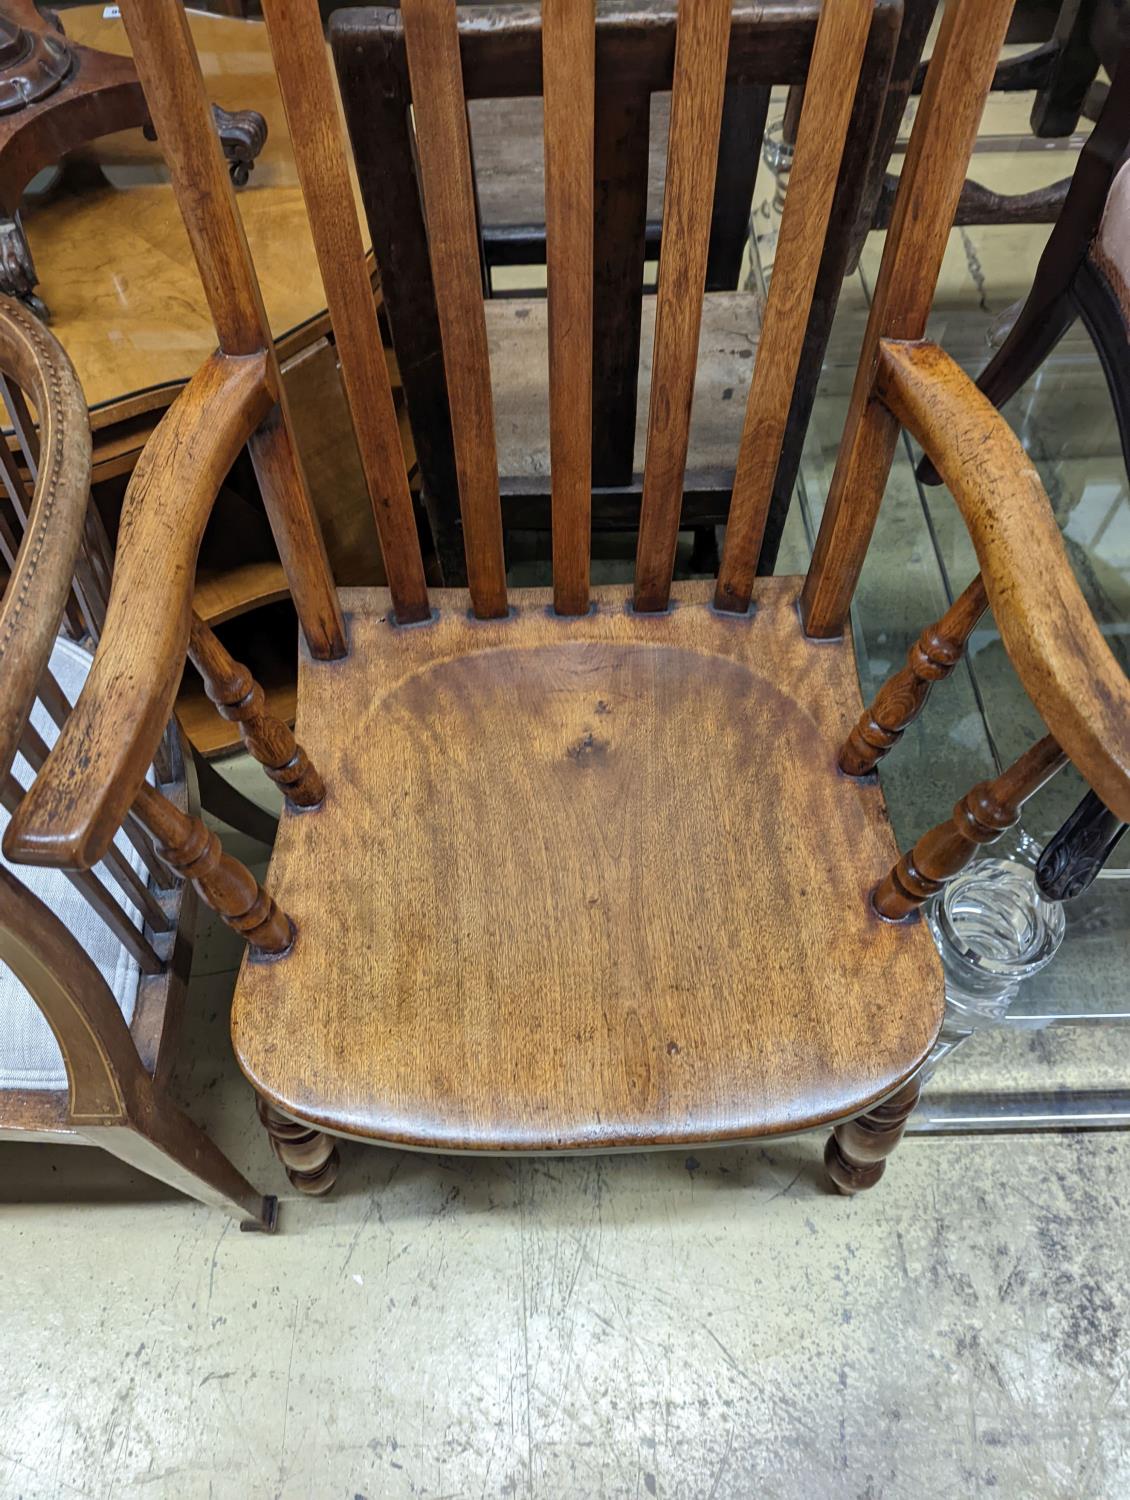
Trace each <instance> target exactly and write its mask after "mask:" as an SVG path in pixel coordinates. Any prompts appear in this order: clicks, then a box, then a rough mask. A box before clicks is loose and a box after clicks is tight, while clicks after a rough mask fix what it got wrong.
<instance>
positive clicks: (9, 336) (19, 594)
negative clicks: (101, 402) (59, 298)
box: [0, 297, 91, 779]
mask: <svg viewBox="0 0 1130 1500" xmlns="http://www.w3.org/2000/svg"><path fill="white" fill-rule="evenodd" d="M0 371H2V372H3V374H4V376H5V377H7V378H8V379H9V380H11V381H12V382H13V383H14V384H15V385H16V386H18V387H19V390H20V391H21V393H23V394H24V395H25V396H26V397H27V398H28V399H29V400H30V401H31V403H32V405H33V406H34V407H35V412H36V416H37V417H38V420H39V453H38V468H37V471H36V472H35V475H34V490H33V493H32V499H31V506H30V509H29V511H28V514H27V517H26V525H25V526H24V528H23V532H24V534H23V539H22V541H21V542H20V544H19V546H18V550H16V553H15V560H14V565H13V567H12V573H11V577H10V579H9V581H8V586H7V588H6V589H5V590H4V595H3V599H2V600H0V681H2V682H3V691H2V692H0V779H2V778H3V777H4V776H6V775H7V773H8V771H9V769H10V768H11V764H12V760H13V759H14V757H15V754H16V749H17V746H18V745H19V741H20V736H21V735H22V734H23V731H24V725H25V724H26V722H27V716H28V713H29V712H30V710H31V706H32V703H33V702H34V699H35V693H36V689H37V687H38V685H39V681H40V679H41V677H42V676H43V671H44V668H45V667H46V666H47V660H48V658H49V657H50V655H51V647H52V645H53V644H54V642H55V637H56V635H57V634H58V631H59V622H60V621H61V620H62V618H63V610H64V609H65V608H66V603H67V594H68V592H69V590H70V587H71V580H72V578H73V577H74V572H75V564H76V562H77V560H78V555H79V547H80V545H81V542H82V532H83V524H84V521H85V519H86V507H87V502H88V500H89V496H90V452H91V445H90V423H89V420H88V418H87V412H86V401H85V399H84V397H83V394H82V387H81V386H80V385H79V382H78V376H77V375H76V374H75V372H74V367H73V366H72V364H71V362H70V360H69V359H68V358H67V355H66V352H65V351H64V349H63V347H62V345H61V344H60V343H59V341H58V339H56V338H54V337H53V336H52V335H51V334H50V333H48V331H47V329H46V328H44V326H43V324H42V323H41V322H40V321H39V319H38V318H36V317H33V316H32V314H31V313H29V312H28V311H27V309H26V308H24V307H23V306H22V305H21V304H20V303H19V302H15V301H13V300H12V299H11V298H10V297H0ZM6 441H7V440H6V439H5V438H4V437H3V436H0V442H6ZM4 457H5V458H7V459H9V463H10V464H14V462H15V461H14V459H12V458H9V455H8V454H7V453H5V455H4ZM21 519H22V518H21Z"/></svg>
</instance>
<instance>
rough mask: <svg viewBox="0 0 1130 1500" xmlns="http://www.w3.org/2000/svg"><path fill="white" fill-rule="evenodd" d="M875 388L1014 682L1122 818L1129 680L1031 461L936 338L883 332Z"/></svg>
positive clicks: (1129, 774) (1128, 801) (1129, 815)
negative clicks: (911, 453) (968, 557)
mask: <svg viewBox="0 0 1130 1500" xmlns="http://www.w3.org/2000/svg"><path fill="white" fill-rule="evenodd" d="M875 390H876V394H877V395H878V396H879V398H880V400H881V401H882V402H883V404H884V406H886V407H888V408H889V409H890V411H891V412H892V413H893V414H894V415H895V416H896V417H897V418H898V420H899V421H900V422H901V423H902V425H903V426H904V427H905V428H907V430H908V431H909V432H911V433H912V434H913V435H914V437H915V438H917V440H918V441H919V442H920V443H921V444H922V447H923V448H924V449H925V450H926V453H927V454H928V455H929V457H930V458H931V459H932V460H933V462H934V465H935V467H936V468H937V470H938V472H939V473H940V474H941V476H942V479H943V480H944V481H945V483H946V485H947V486H948V488H949V490H950V491H951V493H952V494H953V497H954V499H955V500H956V501H957V505H958V508H959V509H960V511H961V514H962V517H963V519H964V521H965V525H966V527H967V529H968V531H969V535H970V538H971V539H972V542H973V546H974V549H975V551H976V553H977V560H978V562H979V563H980V565H981V575H982V578H983V579H984V583H985V592H986V593H987V595H988V598H989V605H990V607H991V608H992V611H993V616H994V619H995V620H996V623H997V628H998V629H999V630H1000V633H1001V639H1002V640H1003V641H1004V645H1005V650H1006V651H1007V652H1008V655H1009V659H1010V660H1011V662H1012V664H1013V666H1014V667H1015V668H1016V672H1017V675H1018V676H1019V678H1020V681H1021V683H1022V684H1023V686H1024V690H1025V691H1026V692H1027V694H1028V696H1029V698H1031V700H1032V702H1033V703H1034V704H1035V706H1036V708H1037V710H1038V711H1039V714H1040V717H1041V718H1042V719H1043V721H1044V723H1045V724H1046V725H1047V727H1048V729H1049V730H1050V731H1051V733H1052V734H1053V735H1054V736H1055V738H1056V740H1057V741H1058V743H1059V745H1060V746H1061V748H1062V749H1063V750H1064V751H1065V752H1066V754H1067V755H1068V756H1069V757H1070V758H1071V760H1072V761H1073V762H1074V764H1075V765H1076V766H1077V767H1078V768H1079V770H1080V771H1081V772H1082V774H1083V776H1084V777H1085V778H1086V780H1087V781H1088V783H1089V784H1090V785H1091V786H1092V787H1093V788H1094V790H1095V791H1096V792H1097V793H1098V794H1099V796H1100V797H1101V798H1102V800H1103V801H1104V802H1105V803H1106V805H1107V806H1108V807H1109V808H1110V809H1111V810H1112V811H1113V812H1116V813H1117V814H1118V816H1119V818H1120V819H1122V820H1123V821H1130V683H1128V682H1127V680H1126V676H1125V673H1124V672H1123V671H1122V668H1121V667H1120V666H1119V664H1118V662H1117V660H1116V659H1115V657H1114V655H1113V653H1112V652H1111V649H1110V647H1109V646H1108V645H1107V643H1106V641H1105V640H1104V639H1103V637H1102V632H1101V631H1100V630H1099V627H1098V625H1097V624H1096V623H1095V619H1094V616H1093V615H1092V614H1091V611H1090V608H1089V607H1088V605H1087V601H1086V600H1085V599H1084V597H1083V594H1082V591H1081V589H1080V588H1079V585H1078V583H1077V582H1076V580H1075V575H1074V573H1073V572H1072V571H1071V565H1070V563H1069V562H1068V560H1067V553H1066V551H1065V550H1064V546H1063V539H1062V537H1061V536H1060V534H1059V527H1058V526H1057V525H1056V521H1055V517H1054V515H1053V514H1052V508H1051V503H1050V502H1049V500H1048V497H1047V494H1046V493H1045V491H1044V487H1043V485H1042V484H1041V483H1040V478H1039V475H1038V474H1037V473H1036V470H1035V468H1034V467H1033V465H1032V462H1031V460H1030V459H1029V458H1028V456H1027V454H1026V453H1025V452H1024V450H1023V448H1022V447H1021V446H1020V443H1019V442H1018V441H1017V439H1016V436H1015V434H1014V433H1013V432H1012V429H1011V428H1010V427H1009V426H1008V424H1007V423H1006V422H1005V421H1004V419H1003V418H1002V417H1001V416H1000V414H999V413H998V412H997V411H996V410H995V409H994V408H993V406H992V405H991V404H990V402H989V401H988V400H987V399H986V397H984V396H983V395H982V394H981V392H980V391H979V390H978V389H977V387H976V385H974V383H973V381H972V380H970V378H969V376H968V375H966V374H965V372H964V371H963V370H962V369H961V368H960V367H959V366H958V365H956V364H955V363H954V362H953V360H952V359H950V357H949V355H947V354H946V353H944V352H943V351H942V350H941V349H939V348H938V346H937V345H936V344H931V343H926V342H923V343H913V344H911V343H895V342H892V341H888V340H883V341H882V342H881V343H880V346H879V367H878V371H877V374H876V385H875Z"/></svg>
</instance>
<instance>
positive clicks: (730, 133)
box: [330, 0, 909, 583]
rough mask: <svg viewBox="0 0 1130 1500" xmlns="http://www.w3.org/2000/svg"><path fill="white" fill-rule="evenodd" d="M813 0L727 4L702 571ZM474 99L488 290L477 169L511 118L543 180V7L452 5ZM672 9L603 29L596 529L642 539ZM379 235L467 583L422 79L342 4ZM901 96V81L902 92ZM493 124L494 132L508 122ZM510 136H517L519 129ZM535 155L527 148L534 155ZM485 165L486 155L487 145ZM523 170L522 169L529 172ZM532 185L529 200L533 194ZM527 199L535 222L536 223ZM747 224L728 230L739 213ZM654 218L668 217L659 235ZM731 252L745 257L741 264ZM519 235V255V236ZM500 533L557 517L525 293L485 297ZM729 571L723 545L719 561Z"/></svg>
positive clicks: (867, 88)
mask: <svg viewBox="0 0 1130 1500" xmlns="http://www.w3.org/2000/svg"><path fill="white" fill-rule="evenodd" d="M819 13H820V0H791V3H788V4H783V3H777V4H775V5H773V6H771V7H766V6H762V5H746V4H738V5H734V6H733V15H732V20H731V27H730V43H729V50H728V54H727V58H726V84H725V90H724V93H723V103H722V115H721V124H720V127H719V140H718V145H717V163H718V167H717V172H716V174H715V183H714V191H713V197H712V200H711V208H710V214H709V230H708V233H707V250H706V277H705V293H706V295H705V297H704V298H703V307H702V317H701V325H700V332H699V350H698V364H697V371H696V380H695V398H694V399H695V421H694V424H693V427H692V431H691V438H690V444H689V449H688V453H687V469H686V476H685V481H684V485H683V500H682V514H681V521H682V524H683V526H684V527H686V528H687V529H689V530H694V531H695V533H696V564H697V563H699V562H700V561H701V562H702V563H703V567H702V568H701V569H699V568H697V567H696V570H700V571H706V570H707V568H708V566H709V564H708V563H707V561H706V560H707V559H709V558H710V557H711V556H712V555H713V554H714V553H715V548H714V544H713V538H714V528H715V527H717V526H719V525H721V524H723V523H724V522H725V519H726V514H727V510H728V508H729V503H730V493H731V489H732V487H733V479H734V456H735V454H736V452H737V446H738V436H739V434H740V430H741V422H742V413H743V410H744V407H745V398H746V394H747V392H748V390H749V380H750V371H751V369H752V363H753V361H752V356H753V353H754V350H755V349H756V346H757V331H758V318H759V301H760V294H759V293H758V292H755V291H752V290H746V291H739V290H737V283H738V266H739V263H740V260H741V254H742V250H743V249H744V246H745V241H746V239H747V237H748V223H749V213H750V200H751V195H752V192H753V179H754V175H755V172H756V167H757V160H758V157H759V155H760V150H761V141H762V135H763V132H764V127H765V118H766V113H767V110H768V106H769V95H770V90H771V88H772V86H773V85H774V84H782V83H794V84H796V83H798V81H802V80H804V79H805V78H806V77H807V75H808V69H809V64H810V58H811V53H812V39H813V35H814V32H815V29H816V21H817V17H818V16H819ZM900 15H901V5H900V4H899V3H891V0H877V3H876V4H875V5H874V7H873V11H872V16H871V21H870V26H869V29H868V35H867V41H866V44H865V47H864V51H863V57H862V60H861V63H860V68H859V77H858V82H856V80H854V79H853V81H852V86H853V87H854V90H855V109H854V110H853V112H852V119H851V123H850V126H849V130H848V134H847V139H846V141H845V143H844V148H843V154H842V167H841V170H840V172H839V180H838V183H837V192H836V199H835V206H834V209H833V212H832V214H831V216H830V218H829V221H828V225H827V229H826V232H825V233H824V234H823V235H822V250H823V254H822V258H821V267H820V274H819V276H818V277H817V282H816V287H815V290H814V294H813V299H812V310H811V314H810V316H809V319H808V325H807V334H806V338H805V341H804V345H803V352H802V356H801V360H800V364H799V366H798V369H797V373H796V377H795V379H794V382H793V398H792V403H791V407H790V413H789V422H788V425H787V428H786V433H785V438H784V441H783V443H782V451H781V457H780V460H779V463H778V472H777V477H776V483H775V485H774V492H773V493H774V499H773V504H772V505H771V507H770V513H769V517H768V520H767V523H766V529H765V538H764V541H763V547H762V551H763V566H762V571H765V572H772V569H773V562H774V560H775V557H776V552H777V546H778V543H779V541H780V535H781V532H782V530H783V527H784V524H785V520H786V517H787V514H788V507H789V501H790V498H791V495H792V491H793V488H794V485H795V481H796V475H797V468H798V465H799V462H800V450H801V446H802V444H803V440H804V434H805V429H806V427H807V425H808V419H809V415H810V412H811V407H812V402H813V400H814V398H815V394H816V384H817V380H818V378H819V374H820V367H821V362H822V360H823V357H824V351H825V349H826V346H827V342H828V336H829V332H830V329H831V323H832V317H833V314H834V312H835V307H836V301H837V298H838V295H839V289H840V286H841V284H842V282H843V277H844V272H845V269H846V267H847V262H848V258H849V254H850V250H851V241H852V229H853V225H854V223H855V221H856V219H857V218H858V216H859V213H860V202H861V192H862V190H863V187H864V184H865V182H866V180H867V173H866V168H867V163H868V160H869V158H870V155H871V151H872V147H873V145H874V142H875V137H876V132H877V130H878V126H879V117H880V113H881V111H882V109H883V107H884V100H885V96H886V89H887V84H888V80H889V76H890V72H891V61H892V57H893V54H894V47H895V41H896V38H897V36H898V29H899V19H900ZM457 16H458V25H459V33H460V47H461V60H462V77H463V91H464V95H465V97H466V99H467V102H468V107H469V110H470V111H471V116H470V118H471V127H472V148H473V150H472V170H473V173H474V174H475V175H474V191H475V202H476V206H477V208H478V210H479V212H478V219H479V223H480V241H481V245H482V255H483V261H484V271H483V274H484V278H485V280H486V284H487V285H489V276H490V266H491V260H492V255H494V254H495V253H496V252H497V241H496V240H492V239H491V237H490V224H489V215H490V214H494V213H497V212H498V207H497V204H496V203H495V202H494V195H493V194H492V193H491V191H490V187H491V184H490V179H489V178H488V179H487V182H486V184H485V187H486V192H485V195H484V183H483V177H482V174H480V173H478V172H477V171H476V168H477V167H478V165H479V161H480V156H479V153H478V151H477V146H478V142H479V140H480V138H481V127H482V125H483V124H484V123H485V122H489V121H491V120H505V122H506V127H507V129H508V130H509V131H510V132H512V134H511V137H510V140H509V145H508V159H510V160H511V161H513V163H514V170H515V171H518V170H522V171H523V172H524V174H525V176H526V177H528V178H535V175H536V174H540V170H541V155H542V148H541V139H540V137H541V131H540V128H539V131H538V136H537V138H536V139H534V140H533V142H530V141H529V139H528V136H529V127H530V121H531V118H533V120H534V121H535V122H537V121H538V119H539V118H540V117H541V115H542V104H543V101H542V69H541V45H542V42H541V27H540V22H539V13H538V7H537V6H536V5H513V4H507V5H489V6H482V5H475V6H460V7H458V9H457ZM675 26H676V6H675V4H674V3H673V0H671V3H664V4H649V5H645V6H642V7H641V6H639V5H633V4H629V3H622V0H621V3H616V4H602V5H601V7H600V10H599V15H598V20H597V24H596V42H595V57H596V60H595V67H594V82H593V98H592V100H591V101H588V100H587V99H586V102H585V105H584V107H585V109H586V110H587V112H588V113H590V114H591V115H592V133H593V147H592V158H593V176H594V182H593V193H592V202H593V206H592V214H593V232H592V239H593V247H594V254H595V263H594V266H595V269H594V281H593V319H592V344H593V351H592V354H593V381H594V385H593V393H592V413H593V435H592V449H593V452H592V484H593V501H592V524H593V527H594V529H598V530H600V531H605V532H608V531H621V532H623V531H628V532H630V531H633V530H635V528H636V527H637V526H638V524H639V513H640V495H641V485H642V471H643V467H644V442H643V438H644V433H645V428H646V413H647V405H648V399H649V384H650V379H651V364H652V354H653V350H654V330H655V313H656V306H657V300H656V297H655V296H654V295H653V294H652V292H651V291H646V290H645V274H644V272H645V260H646V259H647V258H649V257H651V256H654V255H655V254H657V253H658V251H659V246H660V244H661V236H660V234H658V233H655V234H654V235H653V234H651V232H650V230H649V223H650V216H651V213H652V212H653V211H654V209H655V204H656V201H658V203H660V204H661V203H662V191H663V181H662V176H663V161H664V156H663V145H664V142H663V141H662V139H661V140H660V141H659V143H658V148H657V143H656V142H655V141H654V140H651V139H650V137H651V135H652V131H653V127H654V126H655V125H656V124H657V123H658V122H660V121H661V119H662V117H663V115H664V112H665V109H666V104H667V100H666V93H665V91H666V90H669V89H670V87H671V76H672V66H673V61H674V51H675ZM330 34H331V39H332V42H333V50H334V59H335V62H336V65H337V72H338V77H339V80H340V84H341V91H342V102H343V104H344V107H345V113H346V119H347V123H348V127H349V133H350V138H351V140H352V144H353V151H354V155H355V158H356V161H357V169H358V178H359V181H360V184H361V191H362V195H363V198H364V202H365V210H366V216H367V219H368V223H369V232H370V234H371V236H372V243H373V248H374V252H375V254H376V256H377V260H378V263H379V265H380V267H381V271H382V276H383V283H382V287H383V295H384V307H385V312H386V314H387V317H388V321H389V328H390V331H391V334H392V341H393V346H394V348H395V351H396V355H397V366H398V369H399V372H400V376H401V380H402V382H403V386H404V394H405V399H406V401H407V405H408V414H409V418H410V420H411V423H412V431H413V436H414V439H415V447H416V455H417V459H418V462H419V467H420V478H421V486H422V495H423V500H424V504H425V506H426V508H427V512H428V518H429V521H430V523H431V529H432V534H433V537H434V539H435V544H436V550H437V554H438V556H439V559H440V563H441V566H442V569H443V576H444V580H445V581H446V582H448V583H460V582H464V583H465V582H466V573H465V570H464V564H463V558H464V549H463V538H462V534H461V526H462V520H461V515H460V510H459V492H458V481H457V478H456V467H457V464H456V457H455V450H454V445H453V436H452V425H451V406H450V400H449V395H448V377H447V376H446V375H445V362H444V356H443V339H442V335H441V332H440V320H439V314H438V309H437V304H436V287H435V284H434V281H433V276H432V269H431V264H430V260H429V253H428V224H427V222H426V219H425V215H424V213H423V211H422V207H421V197H420V189H419V165H420V164H419V161H418V152H417V150H416V145H415V141H414V139H413V125H412V112H411V104H412V98H413V83H412V76H411V70H410V69H409V66H408V54H407V49H406V37H405V28H404V22H403V17H402V14H401V13H400V11H398V10H392V9H379V10H378V9H373V8H369V7H361V8H352V7H351V8H348V9H344V10H340V11H338V12H337V13H336V14H335V16H334V18H333V20H332V22H331V26H330ZM907 86H909V84H908V85H907ZM495 129H496V130H498V129H499V127H498V126H497V125H496V126H495ZM515 136H516V138H515ZM523 144H525V145H526V146H527V148H528V147H529V146H530V145H532V146H533V147H535V148H536V152H537V156H536V158H531V156H530V154H529V151H528V150H527V152H526V154H525V155H524V156H523V155H522V154H521V147H522V145H523ZM488 160H489V156H488ZM519 164H520V166H519ZM540 185H541V179H540V176H538V177H537V179H536V180H535V181H534V183H533V184H532V188H533V191H532V193H531V196H533V197H534V198H535V201H537V202H540V203H541V205H542V207H541V209H540V214H541V216H544V194H543V195H542V196H541V197H540V198H539V196H538V193H537V188H538V187H539V186H540ZM534 212H539V211H536V210H535V211H530V212H529V213H528V216H533V214H534ZM735 220H736V223H735ZM656 227H658V226H656ZM544 233H545V231H544V226H542V228H541V230H540V235H541V241H540V242H539V241H538V239H537V231H536V230H535V228H533V227H528V228H527V230H526V231H523V233H522V235H521V236H516V244H515V246H514V249H515V255H516V258H517V257H520V256H522V255H526V256H532V254H533V252H534V251H536V250H541V253H542V257H543V258H544V249H543V248H542V246H543V244H544ZM735 246H736V249H737V254H736V257H735ZM522 247H525V248H522ZM485 317H486V324H487V341H488V346H489V352H490V364H491V380H492V388H493V389H492V398H493V407H494V418H495V432H496V446H497V460H498V466H499V473H500V495H501V502H502V512H503V526H504V529H505V530H507V531H509V530H510V529H519V530H530V531H538V532H543V533H544V532H545V531H548V530H550V529H551V514H550V513H551V488H552V482H551V475H550V470H551V462H550V451H549V447H550V445H549V431H548V421H547V407H548V392H547V387H546V379H547V365H548V361H547V352H546V351H547V342H548V330H547V313H546V303H545V299H544V297H541V296H539V295H536V294H534V293H524V294H522V295H519V296H513V295H509V296H507V297H505V298H497V299H492V300H490V301H488V303H487V305H486V308H485ZM714 565H715V566H716V556H715V558H714Z"/></svg>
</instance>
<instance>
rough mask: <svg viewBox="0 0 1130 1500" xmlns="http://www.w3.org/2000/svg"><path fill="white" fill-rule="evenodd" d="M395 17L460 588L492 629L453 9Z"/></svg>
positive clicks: (496, 562)
mask: <svg viewBox="0 0 1130 1500" xmlns="http://www.w3.org/2000/svg"><path fill="white" fill-rule="evenodd" d="M402 11H403V17H404V33H405V40H406V43H407V48H408V65H409V71H410V73H411V78H412V108H413V115H414V118H415V122H416V142H417V146H418V150H419V158H420V167H419V170H420V178H421V182H422V186H423V193H424V205H425V209H426V212H427V219H428V240H429V250H430V256H431V264H432V276H433V279H434V282H435V289H436V304H437V309H438V313H439V322H440V329H441V332H442V337H443V359H444V367H445V369H446V371H447V378H448V399H449V401H450V406H451V429H452V436H453V439H454V444H455V465H456V471H457V474H458V481H459V506H460V510H461V512H462V516H463V541H464V546H465V549H466V554H467V579H468V584H469V587H470V591H471V600H472V607H473V608H474V611H475V613H476V614H477V615H478V616H479V617H480V618H482V619H491V618H495V617H498V616H501V615H504V614H505V613H506V563H505V560H504V557H503V550H502V512H501V509H500V506H499V501H498V459H497V456H496V452H495V442H494V411H493V407H492V403H491V391H490V363H489V358H488V355H487V336H486V323H485V320H484V315H483V289H482V281H481V276H480V270H479V248H478V239H477V234H476V227H475V226H476V220H477V216H476V213H475V189H474V179H473V176H472V172H471V150H470V144H469V141H468V138H467V110H466V104H465V102H464V98H463V79H462V74H461V71H460V63H459V34H458V31H457V28H456V18H455V0H407V3H405V4H404V5H403V6H402Z"/></svg>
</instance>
